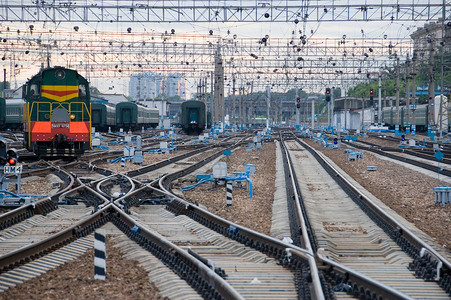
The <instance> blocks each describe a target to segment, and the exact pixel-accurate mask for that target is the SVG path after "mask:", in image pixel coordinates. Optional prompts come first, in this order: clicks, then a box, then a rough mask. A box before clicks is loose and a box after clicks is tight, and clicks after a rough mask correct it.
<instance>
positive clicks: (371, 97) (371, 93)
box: [370, 89, 374, 106]
mask: <svg viewBox="0 0 451 300" xmlns="http://www.w3.org/2000/svg"><path fill="white" fill-rule="evenodd" d="M373 101H374V91H373V89H370V104H371V106H373Z"/></svg>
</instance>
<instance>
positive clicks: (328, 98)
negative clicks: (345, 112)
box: [326, 88, 330, 102]
mask: <svg viewBox="0 0 451 300" xmlns="http://www.w3.org/2000/svg"><path fill="white" fill-rule="evenodd" d="M326 101H327V102H329V101H330V88H326Z"/></svg>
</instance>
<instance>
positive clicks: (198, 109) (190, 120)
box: [180, 101, 207, 135]
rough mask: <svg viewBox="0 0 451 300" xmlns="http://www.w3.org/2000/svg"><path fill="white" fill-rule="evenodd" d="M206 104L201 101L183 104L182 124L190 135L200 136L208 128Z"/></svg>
mask: <svg viewBox="0 0 451 300" xmlns="http://www.w3.org/2000/svg"><path fill="white" fill-rule="evenodd" d="M206 123H207V120H206V114H205V103H203V102H201V101H185V102H182V112H181V115H180V124H181V126H182V129H183V131H184V132H185V133H186V134H189V135H195V134H200V133H201V132H202V131H203V130H204V129H205V126H206Z"/></svg>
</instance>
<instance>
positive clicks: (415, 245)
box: [286, 139, 450, 299]
mask: <svg viewBox="0 0 451 300" xmlns="http://www.w3.org/2000/svg"><path fill="white" fill-rule="evenodd" d="M286 144H287V148H288V149H289V152H290V155H291V161H293V164H294V165H295V174H296V178H297V181H298V182H299V183H300V187H299V189H300V191H301V194H302V199H303V203H304V205H305V211H306V212H307V215H308V219H309V220H310V221H309V222H310V224H311V227H312V234H311V235H313V236H314V240H315V241H316V244H317V246H316V247H317V249H318V250H320V249H324V250H321V251H318V253H319V257H327V258H328V259H330V260H333V261H335V262H339V263H340V264H343V265H345V266H346V267H348V268H350V269H352V270H355V271H357V272H360V273H362V274H364V275H366V276H368V277H370V278H373V279H375V280H377V281H379V282H381V283H384V284H386V285H387V286H390V287H392V288H393V289H395V290H397V291H400V292H402V293H404V294H405V295H409V296H410V297H412V298H418V299H421V298H424V297H425V296H426V297H427V298H428V299H448V298H449V291H445V290H444V289H443V288H442V287H441V286H440V283H438V282H437V281H438V280H439V278H440V276H438V275H437V271H436V270H435V273H434V270H432V269H433V268H431V269H430V270H429V271H426V273H427V272H429V275H427V276H419V275H420V274H421V273H422V272H419V271H418V270H415V268H416V267H415V265H418V264H419V263H418V261H417V260H421V257H420V256H421V255H422V254H424V253H427V252H429V255H425V256H429V257H428V258H427V259H425V260H430V262H429V263H430V264H431V265H435V266H438V265H440V264H441V263H442V264H443V265H446V266H447V267H445V268H444V270H441V271H440V272H444V273H445V274H447V273H449V270H450V263H449V261H448V260H447V259H446V258H445V257H443V256H441V255H440V254H438V253H437V252H435V250H434V249H433V248H432V247H430V246H429V245H428V244H427V243H425V242H419V241H420V240H421V239H419V238H418V237H417V236H416V235H415V234H413V233H412V232H410V230H409V229H407V228H406V227H405V226H404V225H401V224H400V223H398V222H397V221H396V218H397V217H391V216H387V215H385V214H381V212H380V209H379V208H377V207H371V206H368V204H366V203H362V202H366V201H361V199H364V196H363V194H362V193H361V192H360V191H358V190H357V189H356V188H354V187H352V185H350V184H349V183H348V182H346V180H345V179H343V176H342V175H340V174H339V173H338V172H337V171H336V170H333V167H331V166H329V165H328V163H326V162H325V160H324V157H322V155H321V154H319V153H317V152H316V151H314V150H313V149H312V148H310V147H308V146H307V145H306V144H304V143H302V142H301V141H300V140H298V139H297V140H296V141H294V140H293V141H287V142H286ZM324 168H326V169H324ZM337 178H339V179H338V182H337ZM350 190H353V191H352V192H351V193H348V192H347V191H350ZM359 194H360V195H359ZM356 195H357V196H356ZM356 198H360V202H359V201H356ZM373 205H374V204H373ZM368 212H369V213H368ZM369 216H370V217H369ZM393 226H395V227H394V228H393ZM390 227H392V228H391V229H390ZM407 232H408V234H407ZM402 234H405V237H400V236H402ZM426 249H427V250H426ZM423 273H425V271H423ZM423 275H424V274H423ZM434 276H436V277H434ZM441 276H443V274H442V275H441ZM447 276H449V275H447ZM421 277H423V278H421ZM433 277H434V278H436V279H437V280H434V278H433ZM424 279H426V280H424ZM345 286H346V288H347V289H353V286H352V284H348V285H345ZM346 288H343V286H342V290H343V291H344V290H346Z"/></svg>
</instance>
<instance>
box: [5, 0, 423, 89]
mask: <svg viewBox="0 0 451 300" xmlns="http://www.w3.org/2000/svg"><path fill="white" fill-rule="evenodd" d="M414 1H419V0H414ZM7 2H8V1H7ZM9 2H10V3H12V2H14V1H9ZM57 2H60V1H57ZM107 2H111V1H102V3H104V4H105V3H107ZM143 2H146V1H143ZM152 2H155V1H152ZM160 2H164V1H160ZM170 2H171V1H166V4H167V3H170ZM172 2H174V1H172ZM201 2H206V1H201ZM212 2H218V3H220V2H221V3H222V2H224V3H226V2H227V1H212ZM228 2H229V3H231V2H234V3H238V2H239V1H228ZM244 2H246V1H244ZM275 2H277V1H275ZM279 2H284V1H279ZM298 2H304V1H298ZM307 2H308V1H307ZM318 2H320V1H315V2H314V3H318ZM351 2H352V1H351ZM410 2H411V0H410ZM312 3H313V1H312ZM8 25H9V24H8V23H6V22H3V23H1V24H0V28H1V29H2V30H4V28H5V27H6V26H8ZM423 25H424V22H423V21H421V22H390V21H380V22H378V21H369V22H363V21H352V22H319V23H318V22H306V23H303V22H299V23H298V24H295V23H294V22H292V23H279V22H277V23H276V22H275V23H271V22H260V23H219V22H211V23H142V22H137V23H86V24H83V23H81V24H75V23H59V24H51V23H47V24H45V25H42V24H36V25H35V26H36V27H45V28H47V29H51V30H53V31H58V30H62V29H67V30H71V29H72V28H73V27H74V26H79V31H94V30H98V31H102V32H105V31H109V32H113V33H125V32H126V30H127V28H129V27H130V28H131V29H132V30H133V32H157V33H159V32H161V33H163V32H165V31H168V32H170V30H171V29H175V31H176V33H190V34H194V35H207V34H208V33H209V31H210V30H212V31H213V33H214V35H219V36H221V37H227V36H228V37H232V36H234V35H236V37H237V38H238V39H239V38H256V37H257V38H260V37H264V36H266V35H268V36H269V37H270V38H271V37H284V38H287V37H292V36H293V32H295V34H294V37H296V38H299V36H300V35H301V34H305V35H306V36H307V38H311V37H313V38H341V37H343V36H346V37H347V38H382V37H384V38H386V39H388V40H389V39H391V38H409V36H410V34H411V33H413V32H414V31H415V30H416V29H417V27H422V26H423ZM11 26H15V27H20V26H22V27H23V28H24V30H26V28H27V27H28V26H29V24H25V23H14V24H11ZM0 64H1V65H0V67H1V68H7V69H8V68H9V66H8V65H7V63H6V62H5V63H2V62H0ZM35 67H36V69H37V70H38V68H39V66H38V65H37V66H35ZM33 71H34V70H30V72H33ZM35 72H36V71H35ZM22 74H26V75H28V77H29V76H30V75H29V74H27V73H26V72H23V73H22ZM25 81H26V78H25V77H23V76H22V77H20V78H19V77H18V78H17V84H18V85H21V84H23V83H24V82H25ZM91 82H92V84H93V85H94V86H96V87H97V88H99V89H100V91H101V92H104V93H122V94H125V95H128V80H127V79H124V78H120V79H114V78H108V79H102V78H99V79H96V78H92V79H91ZM195 85H196V83H195V82H194V81H190V82H188V88H189V89H191V91H192V92H193V91H194V92H195Z"/></svg>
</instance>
